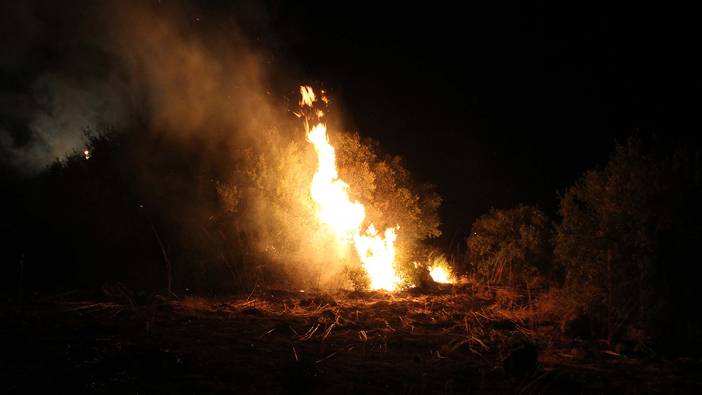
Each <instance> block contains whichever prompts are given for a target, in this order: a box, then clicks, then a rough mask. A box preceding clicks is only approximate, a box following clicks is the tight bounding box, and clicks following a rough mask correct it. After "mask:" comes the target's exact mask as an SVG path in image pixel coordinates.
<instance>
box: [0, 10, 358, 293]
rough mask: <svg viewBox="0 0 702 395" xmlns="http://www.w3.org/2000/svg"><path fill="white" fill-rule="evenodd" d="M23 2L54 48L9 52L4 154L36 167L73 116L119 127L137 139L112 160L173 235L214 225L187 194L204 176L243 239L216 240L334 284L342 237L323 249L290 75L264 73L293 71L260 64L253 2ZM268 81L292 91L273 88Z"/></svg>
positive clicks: (88, 124)
mask: <svg viewBox="0 0 702 395" xmlns="http://www.w3.org/2000/svg"><path fill="white" fill-rule="evenodd" d="M81 4H82V3H81ZM34 7H36V8H29V9H27V8H25V9H23V12H24V13H25V14H27V15H30V16H28V17H27V18H26V19H28V20H31V23H30V22H27V23H26V26H31V30H33V31H35V30H39V31H42V29H44V35H46V34H51V35H54V36H56V37H55V40H56V41H57V42H58V44H57V43H53V41H52V44H50V45H49V47H50V48H54V47H55V46H58V47H60V49H59V50H58V51H49V52H51V53H53V55H51V56H47V58H46V59H42V62H40V63H41V64H40V65H39V66H37V67H35V68H34V69H33V70H32V72H25V71H21V70H22V69H23V66H26V64H27V63H22V62H19V63H17V64H16V65H13V66H11V67H10V66H8V67H6V71H7V70H9V71H10V74H12V73H14V74H13V77H12V78H14V79H16V80H22V81H25V82H26V83H25V85H26V86H27V87H28V88H27V89H25V90H22V87H21V85H22V84H19V86H18V87H17V89H16V91H15V92H7V93H4V94H3V98H4V100H3V101H9V102H11V103H12V105H11V106H9V107H7V108H10V110H7V111H6V112H5V113H4V114H3V115H7V116H8V118H13V119H14V121H13V122H3V124H2V125H0V150H1V152H2V154H3V158H4V159H5V160H6V161H8V162H10V163H11V164H12V165H13V166H14V167H15V168H17V169H19V170H20V171H22V172H28V173H31V172H38V171H40V170H41V169H43V168H45V167H46V166H47V165H49V164H51V163H53V162H54V161H56V160H57V159H59V160H60V159H61V158H65V157H66V155H70V154H71V153H73V152H76V151H78V150H82V149H83V147H84V146H85V144H86V140H85V136H84V131H85V130H86V129H92V130H97V131H98V132H106V131H108V130H115V131H117V132H119V131H120V130H130V131H131V133H132V134H133V135H137V136H138V138H139V139H141V140H140V141H141V142H138V143H137V144H138V145H140V147H139V148H133V149H132V151H133V152H131V153H130V155H131V156H132V158H128V160H133V163H135V164H134V165H133V167H128V166H127V165H122V167H124V168H128V169H129V170H128V171H127V173H128V178H129V180H130V182H131V183H133V184H134V185H131V186H130V189H133V190H134V192H133V193H134V194H135V195H136V196H137V197H138V199H139V204H140V205H141V203H143V202H147V204H145V206H147V209H148V208H149V207H152V206H156V207H157V208H154V210H159V215H155V214H152V215H153V216H154V217H160V218H162V220H163V221H164V222H168V223H169V228H170V229H178V232H180V235H178V238H179V240H181V241H183V243H185V242H187V243H195V241H194V239H195V237H194V236H193V234H194V233H195V234H202V233H205V234H206V237H203V238H204V239H207V240H209V239H213V238H214V236H212V235H213V234H214V233H216V231H218V230H216V229H212V222H213V220H212V218H214V217H217V216H218V215H219V212H218V211H217V209H216V208H213V206H212V202H211V201H208V200H207V199H208V198H207V196H208V195H207V193H210V192H207V193H200V191H201V190H206V189H209V190H210V191H211V190H214V189H215V183H214V181H215V180H216V181H217V182H218V185H219V187H218V188H217V191H218V192H219V193H220V198H222V197H224V200H225V202H224V203H225V206H228V207H229V209H230V211H231V212H233V213H234V215H233V218H231V220H230V222H229V223H228V228H227V229H226V231H225V232H224V233H225V234H226V235H227V236H226V237H225V239H226V240H229V239H228V238H233V239H236V238H237V237H239V239H240V240H244V241H241V242H239V243H237V242H232V243H230V244H231V245H228V246H225V247H223V248H237V249H239V250H240V251H239V253H240V254H243V255H246V256H249V255H251V256H254V257H256V259H255V260H254V263H252V262H250V261H246V262H247V263H245V264H246V265H249V266H254V265H257V266H260V265H262V264H264V265H269V266H273V267H275V268H276V269H277V270H279V271H282V272H284V273H285V274H286V275H287V277H288V279H290V280H292V283H293V284H295V285H301V286H310V285H313V286H322V287H323V286H330V285H331V286H337V285H339V284H340V283H341V279H342V277H343V276H340V275H339V274H340V273H341V271H342V270H344V262H346V261H348V259H347V258H349V253H350V250H348V251H346V250H344V251H341V250H338V249H335V247H334V246H337V245H338V243H336V242H335V240H333V239H332V238H331V237H332V236H331V235H329V234H328V232H324V231H323V230H322V229H320V225H319V224H318V223H317V221H316V216H315V211H314V210H315V207H314V205H313V203H312V202H311V199H310V196H309V184H310V181H311V179H312V175H313V174H314V170H315V168H316V156H315V154H314V150H313V148H312V147H311V146H310V145H309V144H308V143H307V142H306V141H305V135H304V131H303V128H302V123H301V121H300V120H299V119H297V118H295V117H294V116H292V114H291V111H290V110H292V109H293V108H291V107H292V106H291V104H290V103H296V102H297V89H296V88H297V83H298V82H299V81H292V80H290V79H286V78H281V77H280V74H277V73H279V72H283V71H284V72H285V74H290V75H292V76H293V77H294V73H291V72H290V70H289V69H288V68H285V69H284V70H276V69H281V66H282V65H281V64H277V65H275V64H272V61H271V59H272V58H273V56H272V55H271V53H270V48H271V47H272V46H274V45H272V46H271V45H270V44H271V42H272V41H273V40H272V38H271V37H270V35H269V34H266V32H265V25H266V23H267V17H266V13H265V12H263V11H262V9H261V7H260V6H257V5H255V3H244V5H243V6H239V8H238V9H237V10H236V11H237V12H236V13H235V15H238V16H240V17H241V18H244V20H243V21H242V20H241V19H237V18H229V17H223V16H222V15H219V14H218V13H217V12H215V11H216V10H214V11H213V10H207V9H204V10H203V9H199V8H197V7H195V6H193V5H192V4H189V3H175V4H173V3H168V4H166V2H160V1H156V2H133V3H132V2H125V1H114V2H108V3H97V4H96V3H94V2H87V4H85V7H86V8H81V7H76V9H83V11H82V12H80V13H79V15H75V14H74V13H75V12H77V11H64V10H58V11H57V10H54V9H52V7H55V6H34ZM42 7H44V8H42ZM46 7H48V8H49V9H47V8H46ZM54 11H56V12H58V17H57V18H59V22H54ZM225 15H229V14H225ZM246 18H253V22H252V21H251V20H248V21H247V20H246ZM73 20H75V21H79V22H76V23H72V21H73ZM47 21H52V23H47ZM25 22H26V21H25ZM258 23H262V25H263V26H264V27H263V28H261V27H260V26H258V25H257V24H258ZM47 24H48V25H50V27H47V26H46V25H47ZM247 24H248V25H247ZM56 25H58V27H57V26H56ZM251 26H254V27H255V28H253V29H252V28H251ZM46 29H49V30H46ZM52 29H53V30H52ZM244 31H246V34H244V33H242V32H244ZM251 32H254V33H255V35H256V39H255V40H252V38H251V37H250V34H252V33H251ZM260 37H263V42H262V41H261V40H259V39H258V38H260ZM50 41H51V40H50ZM253 42H255V43H256V44H255V45H253V44H252V43H253ZM45 47H46V45H45V43H43V41H42V40H41V39H39V40H38V41H37V40H30V41H29V42H27V43H25V44H23V45H20V46H19V47H18V48H17V50H16V53H23V54H25V55H26V54H30V55H26V57H27V58H31V53H33V52H34V51H40V53H44V52H43V50H44V49H45ZM271 81H276V82H277V86H274V85H273V84H272V83H271ZM290 88H292V89H290ZM280 92H294V95H295V96H294V97H289V98H288V99H287V100H288V101H286V97H285V95H281V94H280ZM293 105H294V104H293ZM101 125H107V126H110V127H111V128H108V129H105V128H102V127H101ZM135 130H136V132H134V131H135ZM99 154H100V153H99V152H97V153H96V154H95V155H96V156H97V155H99ZM135 158H136V159H135ZM94 160H97V157H96V158H95V159H94ZM174 167H177V168H178V169H179V170H178V171H174V170H173V169H174ZM132 173H133V174H132ZM203 195H204V196H203ZM149 202H150V203H151V204H150V205H149V204H148V203H149ZM163 218H170V219H169V220H168V221H166V220H164V219H163ZM170 225H173V226H170ZM232 235H235V236H237V237H234V236H232ZM241 235H243V236H241ZM216 237H219V236H216ZM164 238H167V236H164ZM204 243H205V242H203V245H205V244H204ZM207 243H209V242H207ZM181 244H182V243H181ZM179 248H181V249H185V248H187V247H185V246H183V245H181V246H179ZM203 250H207V248H206V247H201V248H200V251H203ZM200 253H203V252H200ZM204 253H207V254H210V255H211V254H213V252H212V251H205V252H204ZM204 253H203V254H204ZM182 256H184V257H186V258H184V259H190V260H192V261H194V260H200V257H196V258H193V257H192V254H191V255H188V254H185V253H184V254H182ZM203 259H204V258H203ZM242 261H244V259H243V258H242ZM184 277H188V276H187V275H186V276H184Z"/></svg>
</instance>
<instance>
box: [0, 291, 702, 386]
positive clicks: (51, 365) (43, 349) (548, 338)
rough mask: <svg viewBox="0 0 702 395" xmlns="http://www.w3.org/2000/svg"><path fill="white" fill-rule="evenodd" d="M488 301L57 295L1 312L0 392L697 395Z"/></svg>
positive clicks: (667, 367) (273, 294)
mask: <svg viewBox="0 0 702 395" xmlns="http://www.w3.org/2000/svg"><path fill="white" fill-rule="evenodd" d="M500 292H501V291H500V290H499V289H497V290H495V289H480V290H473V289H471V288H470V287H464V288H463V289H460V290H458V289H453V288H445V289H442V290H434V291H433V292H431V294H420V293H419V292H415V293H414V294H409V293H404V294H397V295H394V296H391V295H388V294H383V293H341V294H336V295H334V296H330V295H326V294H310V293H300V292H282V291H270V290H269V291H263V290H257V291H255V292H253V293H252V294H251V295H245V296H243V297H241V298H237V299H229V300H223V301H212V300H205V299H198V298H185V299H181V300H178V301H168V300H165V299H163V298H159V297H152V296H145V295H135V294H133V293H132V294H130V293H126V292H125V293H122V294H120V293H119V292H111V293H110V297H109V298H106V297H104V295H100V296H99V297H97V296H96V297H94V298H90V299H86V295H82V296H79V295H78V294H67V295H63V296H59V297H54V298H51V299H46V300H44V301H43V302H42V303H38V302H37V303H33V304H29V305H25V306H24V308H23V309H22V310H20V309H19V308H17V307H12V308H7V309H4V311H3V313H2V315H3V317H2V320H1V322H2V323H1V324H0V325H1V326H0V329H1V330H2V340H3V343H4V344H3V345H2V350H3V351H2V358H1V359H0V361H2V366H3V368H2V377H1V378H2V380H1V383H2V384H1V387H0V392H3V393H29V392H35V391H43V392H47V391H50V392H53V393H82V392H87V393H140V394H149V393H184V394H185V393H354V394H355V393H358V394H361V393H403V394H422V393H468V392H475V391H478V392H484V393H505V392H508V393H509V392H524V393H574V392H577V393H581V392H585V393H602V392H624V393H641V392H697V393H699V392H700V391H702V384H700V380H699V379H698V378H697V377H695V376H696V375H697V372H698V371H699V368H700V363H699V361H696V362H695V361H680V360H677V361H670V362H666V361H663V360H659V361H656V362H651V361H648V362H646V363H644V362H643V361H641V360H639V359H636V358H632V357H630V356H626V355H623V354H621V353H614V352H612V351H609V350H607V349H605V348H602V347H597V346H596V345H594V344H588V343H584V342H580V341H575V340H570V339H566V338H564V337H563V336H561V335H560V330H559V329H558V328H556V326H555V325H554V324H550V323H548V322H545V321H543V320H542V321H538V320H533V319H530V318H529V316H528V313H529V307H528V306H526V307H525V306H524V305H523V304H521V299H519V298H517V299H515V298H513V297H512V298H509V297H505V296H504V295H502V296H500ZM95 300H99V302H96V301H95ZM525 317H526V318H525ZM529 342H533V343H535V344H536V345H537V348H538V361H539V363H538V366H537V367H536V369H535V371H533V372H532V367H533V366H532V364H531V358H530V355H531V354H530V353H529V351H528V350H529V349H530V348H529V347H530V346H525V345H524V344H529ZM514 350H519V351H516V352H514ZM525 350H527V351H525ZM505 360H507V362H505Z"/></svg>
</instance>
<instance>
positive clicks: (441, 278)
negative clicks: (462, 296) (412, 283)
mask: <svg viewBox="0 0 702 395" xmlns="http://www.w3.org/2000/svg"><path fill="white" fill-rule="evenodd" d="M427 270H429V275H430V276H431V279H432V280H434V281H435V282H437V283H441V284H452V283H453V277H452V276H451V272H450V271H449V270H448V268H445V267H442V266H428V267H427Z"/></svg>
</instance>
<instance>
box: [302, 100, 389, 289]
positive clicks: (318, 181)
mask: <svg viewBox="0 0 702 395" xmlns="http://www.w3.org/2000/svg"><path fill="white" fill-rule="evenodd" d="M300 94H301V96H302V98H301V100H300V106H301V107H303V108H304V107H310V108H312V107H313V105H314V102H315V101H316V96H315V94H314V91H313V90H312V88H311V87H309V86H301V87H300ZM322 100H323V101H324V102H325V103H326V102H327V98H326V96H322ZM316 115H317V118H320V119H321V118H322V117H323V116H324V113H323V112H322V111H317V112H316ZM305 129H306V132H307V140H308V141H309V142H310V143H312V144H313V145H314V148H315V151H316V152H317V159H318V162H319V166H318V168H317V172H316V173H315V175H314V177H313V178H312V185H311V186H310V194H311V195H312V200H314V201H315V203H317V206H318V210H317V217H318V219H319V221H320V223H322V224H324V225H326V226H328V227H329V229H330V230H331V231H332V232H333V233H334V234H335V235H336V236H337V238H338V240H339V241H340V242H344V243H350V244H353V246H354V249H355V251H356V253H357V254H358V257H359V259H360V260H361V264H362V266H363V268H364V269H365V271H366V273H367V274H368V277H369V279H370V288H371V289H384V290H387V291H393V290H395V289H397V287H398V286H399V283H400V278H399V277H398V275H397V273H396V272H395V266H394V262H395V246H394V243H395V240H396V239H397V234H396V233H395V228H388V229H385V232H383V235H380V234H378V231H377V230H376V229H375V226H373V224H369V225H368V227H367V228H366V229H365V231H362V229H363V228H362V227H363V223H364V220H365V217H366V210H365V207H364V206H363V204H361V203H359V202H354V201H351V199H350V198H349V193H348V188H349V185H348V184H347V183H345V182H344V181H343V180H341V179H340V178H339V174H338V172H337V169H336V154H335V151H334V147H333V146H332V145H331V144H330V143H329V138H328V137H327V125H326V124H325V123H324V122H321V121H319V122H317V124H316V125H315V126H313V127H312V128H311V129H310V127H309V123H308V120H307V119H305Z"/></svg>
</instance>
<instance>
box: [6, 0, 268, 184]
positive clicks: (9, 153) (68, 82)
mask: <svg viewBox="0 0 702 395" xmlns="http://www.w3.org/2000/svg"><path fill="white" fill-rule="evenodd" d="M7 7H9V9H8V10H5V12H4V13H5V14H6V15H12V17H11V18H8V21H7V22H8V23H6V24H4V26H5V27H4V28H3V30H6V31H4V32H3V33H4V34H3V36H4V37H6V39H7V41H8V43H5V42H4V41H5V39H3V44H7V45H3V47H5V48H7V49H8V52H7V53H6V54H5V55H4V56H0V72H2V74H3V79H4V80H7V81H9V82H10V85H9V89H3V91H2V92H1V93H0V103H2V104H3V108H2V109H1V110H0V115H1V118H0V152H1V153H2V157H3V159H4V161H6V162H9V163H10V164H12V165H13V167H15V168H16V169H18V170H19V171H21V172H24V173H35V172H37V171H40V170H42V169H43V168H45V167H46V166H47V165H49V164H51V163H52V162H54V161H56V160H57V159H58V160H61V159H63V158H65V157H66V156H67V155H70V154H71V153H73V152H74V151H76V150H80V149H82V147H83V146H84V145H85V144H86V141H85V138H84V136H83V134H84V131H85V130H86V129H98V128H101V127H102V126H104V125H107V126H111V127H113V129H114V130H119V129H120V128H121V126H123V125H125V124H127V123H129V122H132V121H133V120H134V119H139V120H141V121H143V122H145V123H146V124H147V126H148V128H149V129H150V130H159V131H162V132H163V133H164V134H165V135H167V137H168V138H179V139H181V140H184V139H191V138H196V139H199V140H201V141H203V142H207V144H209V145H212V146H216V145H218V144H222V143H223V142H229V141H231V140H232V138H239V137H247V138H254V139H255V138H257V134H256V133H252V132H251V131H252V130H261V129H263V128H266V127H270V126H271V125H272V124H274V123H275V119H276V117H278V116H277V115H276V114H274V111H273V107H272V106H271V103H270V97H271V88H270V87H267V86H265V85H266V77H267V75H266V74H267V71H266V68H265V67H263V64H264V63H265V62H266V61H267V59H266V55H265V54H264V53H263V52H262V49H261V48H259V49H256V50H254V49H253V48H252V47H251V46H250V44H249V43H250V42H251V41H250V40H249V39H248V38H247V37H244V36H243V35H242V33H241V32H240V30H241V29H240V27H239V25H240V23H239V20H237V19H236V18H235V19H231V17H230V16H227V17H222V16H219V15H217V13H216V12H215V11H216V10H215V11H213V10H201V9H198V8H197V7H196V6H194V5H193V4H190V3H185V2H182V3H181V2H168V3H166V2H161V1H157V2H129V1H113V2H88V1H86V2H78V3H76V4H74V5H72V6H71V7H69V8H65V7H62V6H61V5H56V4H51V3H49V4H45V3H43V2H37V3H35V4H32V3H31V2H30V3H26V4H18V5H9V6H7ZM230 11H232V10H230ZM234 11H235V12H236V15H241V18H249V19H251V20H245V21H244V22H245V24H260V23H263V25H264V26H265V23H266V20H267V19H266V13H265V11H263V8H262V7H260V6H257V5H255V4H254V3H244V5H239V6H238V8H237V9H236V10H233V11H232V12H234ZM229 14H231V12H230V13H229ZM15 38H17V40H15ZM270 40H271V39H270V38H269V39H268V41H270ZM10 41H11V42H10ZM259 46H260V41H259ZM257 51H261V52H257ZM12 85H14V86H12ZM277 108H278V109H280V105H277ZM203 130H207V135H206V136H203V135H202V133H203ZM198 134H199V136H197V135H198Z"/></svg>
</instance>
